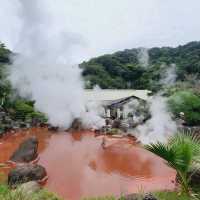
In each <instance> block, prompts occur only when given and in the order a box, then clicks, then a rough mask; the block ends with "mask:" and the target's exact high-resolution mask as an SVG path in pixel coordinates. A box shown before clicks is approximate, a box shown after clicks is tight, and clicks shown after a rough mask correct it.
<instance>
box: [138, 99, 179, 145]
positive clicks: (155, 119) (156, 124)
mask: <svg viewBox="0 0 200 200" xmlns="http://www.w3.org/2000/svg"><path fill="white" fill-rule="evenodd" d="M149 103H150V113H151V116H152V117H151V119H150V120H148V121H147V122H146V123H145V124H144V125H141V126H139V127H138V128H137V131H138V139H139V140H140V141H142V143H144V144H148V143H152V142H156V141H160V142H166V141H167V139H168V138H169V137H170V136H171V135H173V134H174V133H175V132H176V123H175V122H174V121H173V120H172V118H171V116H170V114H169V112H168V109H167V104H166V99H165V98H164V97H161V96H160V95H157V96H154V97H152V98H151V99H150V100H149Z"/></svg>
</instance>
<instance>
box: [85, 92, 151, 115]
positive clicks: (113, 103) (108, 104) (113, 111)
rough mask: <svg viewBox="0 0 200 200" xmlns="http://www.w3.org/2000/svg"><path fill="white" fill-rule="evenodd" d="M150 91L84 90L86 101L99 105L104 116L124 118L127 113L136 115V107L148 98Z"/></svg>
mask: <svg viewBox="0 0 200 200" xmlns="http://www.w3.org/2000/svg"><path fill="white" fill-rule="evenodd" d="M150 93H151V91H149V90H118V89H97V90H85V98H86V101H87V102H88V103H94V102H95V103H96V104H97V105H100V106H101V107H102V108H103V110H104V112H103V116H104V117H108V118H120V119H126V118H127V117H128V115H129V114H131V115H132V117H134V115H137V107H138V106H139V104H140V103H145V102H146V101H147V100H148V98H149V96H148V95H149V94H150Z"/></svg>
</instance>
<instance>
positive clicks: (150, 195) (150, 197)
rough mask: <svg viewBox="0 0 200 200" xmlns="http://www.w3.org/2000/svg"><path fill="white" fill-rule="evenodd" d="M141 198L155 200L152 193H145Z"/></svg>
mask: <svg viewBox="0 0 200 200" xmlns="http://www.w3.org/2000/svg"><path fill="white" fill-rule="evenodd" d="M143 200H157V198H156V197H154V196H153V195H152V194H145V196H144V198H143Z"/></svg>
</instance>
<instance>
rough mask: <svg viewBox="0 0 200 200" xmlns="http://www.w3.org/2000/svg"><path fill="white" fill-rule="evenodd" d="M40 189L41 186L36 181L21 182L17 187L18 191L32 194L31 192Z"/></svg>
mask: <svg viewBox="0 0 200 200" xmlns="http://www.w3.org/2000/svg"><path fill="white" fill-rule="evenodd" d="M40 189H41V186H40V184H39V183H37V182H36V181H30V182H27V183H23V184H21V185H20V186H19V187H18V190H19V191H21V192H23V193H26V194H32V193H35V192H38V191H39V190H40Z"/></svg>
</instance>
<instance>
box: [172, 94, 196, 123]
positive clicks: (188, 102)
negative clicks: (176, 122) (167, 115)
mask: <svg viewBox="0 0 200 200" xmlns="http://www.w3.org/2000/svg"><path fill="white" fill-rule="evenodd" d="M169 106H170V108H171V110H172V112H173V113H174V115H175V116H176V117H178V116H179V114H180V112H183V113H184V114H185V121H186V123H187V124H188V125H190V126H195V125H199V124H200V97H199V96H197V95H196V94H194V93H193V92H191V91H179V92H177V93H175V94H174V95H172V96H171V97H170V98H169Z"/></svg>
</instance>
